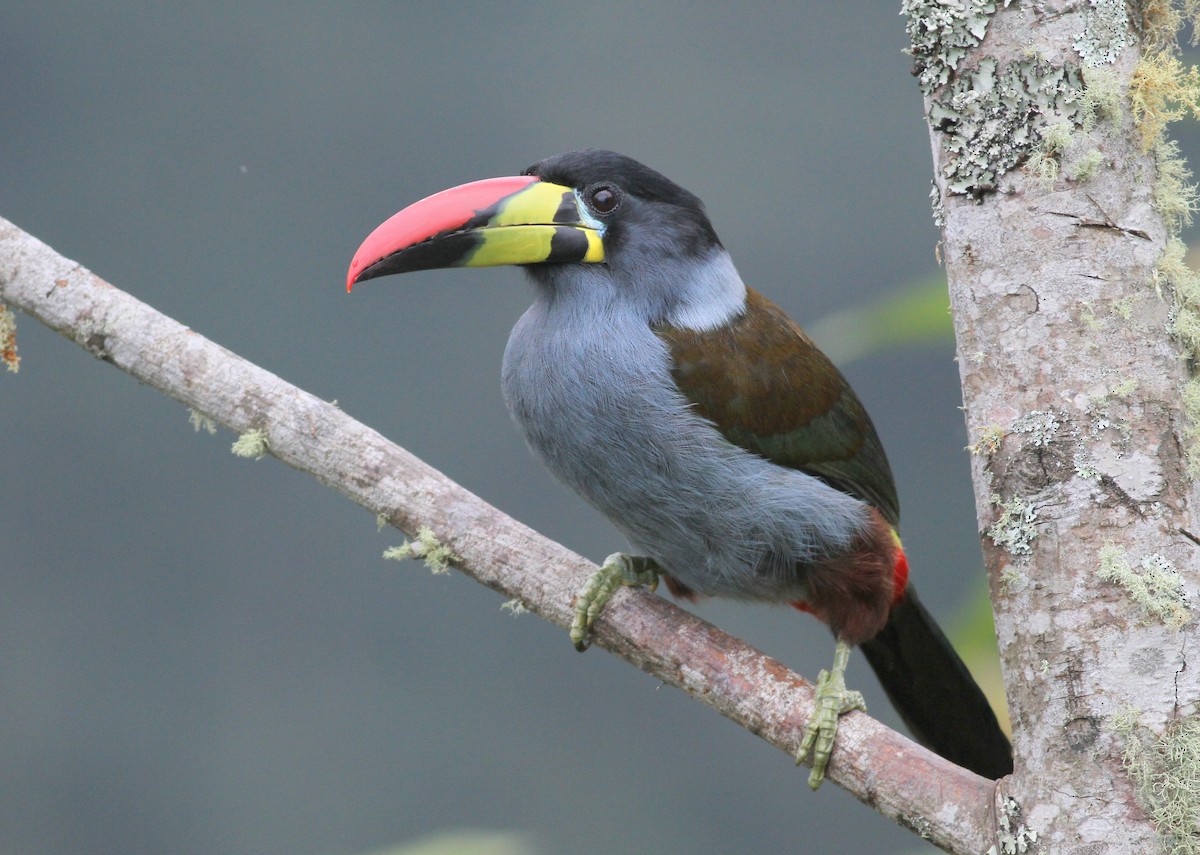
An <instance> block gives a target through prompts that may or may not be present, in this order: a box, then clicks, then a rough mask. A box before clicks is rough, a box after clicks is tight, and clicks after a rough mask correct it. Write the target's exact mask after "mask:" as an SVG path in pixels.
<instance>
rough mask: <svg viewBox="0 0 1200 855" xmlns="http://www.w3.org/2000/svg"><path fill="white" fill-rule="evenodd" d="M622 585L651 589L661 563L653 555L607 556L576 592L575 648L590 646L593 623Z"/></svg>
mask: <svg viewBox="0 0 1200 855" xmlns="http://www.w3.org/2000/svg"><path fill="white" fill-rule="evenodd" d="M622 585H627V586H630V587H633V586H635V585H645V586H647V587H648V588H649V589H650V590H651V591H653V590H654V589H655V588H657V587H658V565H657V564H655V563H654V559H653V558H647V557H646V556H644V555H626V554H625V553H624V552H614V553H613V554H612V555H610V556H608V558H605V559H604V564H603V565H601V567H600V569H599V570H597V571H596V572H595V573H593V574H592V576H591V578H590V579H588V580H587V582H586V583H585V584H584V586H583V587H582V588H580V589H579V593H578V594H576V595H575V619H574V620H573V621H571V641H573V642H574V643H575V649H576V650H578V651H580V652H583V651H584V650H587V649H588V647H589V646H590V645H591V641H590V640H589V638H588V636H589V635H590V634H591V631H592V624H593V623H595V622H596V618H597V617H599V616H600V612H601V611H603V609H604V605H605V603H607V602H608V601H609V599H610V598H611V597H612V595H613V594H615V593H616V592H617V588H619V587H621V586H622Z"/></svg>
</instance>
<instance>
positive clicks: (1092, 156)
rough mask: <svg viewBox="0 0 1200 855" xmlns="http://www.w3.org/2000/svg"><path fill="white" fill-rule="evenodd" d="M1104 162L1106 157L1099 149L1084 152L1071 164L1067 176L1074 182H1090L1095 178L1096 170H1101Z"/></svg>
mask: <svg viewBox="0 0 1200 855" xmlns="http://www.w3.org/2000/svg"><path fill="white" fill-rule="evenodd" d="M1103 162H1104V155H1103V154H1101V153H1100V150H1099V149H1096V148H1093V149H1090V150H1089V151H1086V152H1084V153H1083V154H1081V155H1079V157H1077V158H1076V159H1075V161H1074V162H1073V163H1071V165H1070V168H1068V169H1067V176H1068V177H1069V178H1070V179H1071V180H1072V181H1078V182H1083V181H1088V180H1090V179H1091V178H1094V177H1095V175H1096V170H1097V169H1099V168H1100V164H1101V163H1103Z"/></svg>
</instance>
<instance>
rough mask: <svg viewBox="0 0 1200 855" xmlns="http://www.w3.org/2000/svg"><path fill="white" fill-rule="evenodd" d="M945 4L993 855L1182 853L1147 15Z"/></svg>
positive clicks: (1185, 637)
mask: <svg viewBox="0 0 1200 855" xmlns="http://www.w3.org/2000/svg"><path fill="white" fill-rule="evenodd" d="M947 5H949V4H942V3H915V2H914V3H906V4H905V12H906V13H907V14H908V16H909V32H910V35H912V37H913V55H914V59H915V60H916V63H917V69H916V73H919V74H920V77H921V83H922V87H923V90H924V92H925V106H926V111H927V114H928V115H929V117H930V125H931V130H930V133H931V140H932V144H933V156H934V167H935V184H936V188H935V215H937V216H939V217H941V218H942V224H943V243H942V246H941V253H942V257H943V258H944V260H945V266H946V271H947V274H948V277H949V281H950V299H951V306H952V310H953V315H954V325H955V331H956V335H957V354H958V361H959V366H960V371H961V376H962V386H963V398H964V404H965V411H966V419H967V427H968V431H969V435H970V438H971V442H972V444H973V446H972V447H973V450H974V451H975V454H974V455H973V457H972V476H973V479H974V484H975V497H976V506H977V511H978V518H979V521H980V529H981V531H980V539H981V542H982V545H983V552H984V556H985V559H986V563H987V568H988V573H989V577H990V581H991V590H992V597H993V603H994V607H995V613H996V626H997V632H998V634H999V640H1000V651H1001V658H1002V661H1003V668H1004V674H1005V682H1006V685H1007V692H1008V703H1009V708H1010V712H1011V715H1012V721H1013V729H1014V733H1013V736H1014V749H1015V751H1016V769H1015V773H1014V775H1013V776H1012V777H1011V778H1010V779H1008V780H1006V781H1005V782H1004V785H1003V786H1004V790H1005V792H1006V793H1007V794H1008V795H1009V796H1011V797H1012V799H1014V800H1015V801H1007V802H1006V803H1005V804H1006V807H1007V808H1008V809H1009V813H1011V814H1013V817H1012V819H1011V820H1010V829H1009V836H1010V837H1011V838H1012V840H1011V842H1010V845H1011V846H1014V847H1019V846H1021V845H1024V846H1026V847H1027V849H1026V848H1019V849H1018V848H1011V849H1003V848H1002V851H1022V852H1024V851H1044V852H1055V853H1072V854H1073V855H1084V853H1087V854H1088V855H1092V853H1104V852H1113V853H1115V852H1157V851H1169V852H1197V851H1200V828H1198V827H1197V821H1198V819H1197V818H1198V817H1200V766H1197V764H1196V758H1197V757H1200V753H1197V748H1196V746H1195V744H1194V736H1193V737H1188V736H1184V735H1181V734H1189V733H1190V734H1193V735H1194V734H1195V732H1196V728H1195V722H1196V717H1197V715H1198V702H1200V661H1196V659H1197V652H1196V644H1195V642H1196V620H1195V617H1194V615H1193V613H1192V609H1193V608H1194V604H1195V603H1197V602H1200V600H1198V599H1197V592H1198V591H1200V573H1198V569H1197V568H1200V540H1198V539H1197V536H1198V535H1200V520H1198V519H1197V517H1198V508H1200V504H1198V503H1200V495H1198V493H1197V490H1196V485H1195V484H1194V483H1193V481H1192V480H1191V479H1190V478H1189V476H1188V474H1187V471H1186V455H1187V448H1188V445H1189V443H1190V442H1192V441H1193V440H1192V439H1189V438H1188V433H1189V431H1190V430H1191V425H1190V424H1189V423H1188V421H1187V419H1186V418H1185V416H1184V414H1183V411H1184V407H1183V402H1182V391H1183V389H1184V386H1185V384H1186V382H1187V381H1188V380H1189V360H1188V358H1187V354H1186V352H1185V350H1184V348H1183V347H1181V345H1180V343H1179V342H1178V341H1177V340H1176V339H1175V338H1174V337H1173V335H1172V330H1173V324H1172V320H1173V317H1174V314H1175V313H1176V312H1177V311H1178V306H1177V296H1176V294H1175V293H1174V292H1173V289H1172V288H1171V287H1170V285H1169V283H1164V282H1163V278H1162V276H1161V275H1160V272H1159V271H1158V270H1157V269H1156V265H1157V264H1158V263H1159V260H1160V257H1161V256H1162V255H1163V252H1164V249H1165V247H1166V245H1167V241H1168V238H1169V237H1170V234H1169V232H1170V222H1169V221H1167V222H1164V217H1163V214H1162V213H1161V212H1160V210H1159V208H1160V207H1161V204H1160V203H1159V200H1156V198H1155V192H1156V188H1155V183H1156V178H1157V177H1158V175H1159V174H1160V173H1159V169H1160V164H1159V163H1158V162H1156V158H1155V156H1154V154H1153V152H1146V151H1144V150H1143V141H1142V136H1141V133H1140V129H1139V128H1138V127H1135V122H1134V120H1133V117H1132V114H1131V111H1130V109H1129V98H1128V90H1129V85H1130V80H1131V78H1132V76H1133V74H1134V70H1135V67H1137V65H1138V63H1139V61H1140V60H1141V59H1142V57H1143V52H1142V49H1141V47H1140V46H1139V39H1142V38H1145V37H1146V34H1145V32H1144V31H1143V22H1142V19H1141V17H1140V14H1141V6H1140V5H1139V4H1136V3H1131V4H1128V6H1127V4H1126V3H1124V2H1120V3H1111V2H1105V0H1093V2H1078V3H1065V2H1057V3H1056V2H1045V3H1021V4H1016V3H1013V4H1011V5H1009V6H1007V7H1005V4H1004V3H1001V2H994V3H987V2H967V3H965V4H957V6H958V7H959V8H960V9H961V8H962V7H964V6H965V7H968V8H972V9H974V10H975V12H974V14H975V16H976V17H975V19H974V20H968V19H969V17H970V16H967V17H966V18H959V19H958V20H953V19H946V18H944V17H943V18H939V17H938V14H937V13H938V10H942V11H944V10H945V8H946V6H947ZM997 7H1000V8H997ZM939 27H940V29H939ZM985 27H986V30H985ZM985 33H986V34H985ZM956 40H957V41H956ZM956 45H957V46H956ZM1114 96H1115V100H1114ZM1114 103H1116V104H1117V106H1118V110H1114V109H1113V107H1114ZM1159 189H1161V187H1160V188H1159ZM1171 750H1178V751H1179V752H1180V753H1179V754H1177V755H1176V758H1175V759H1174V760H1171V759H1163V760H1161V762H1158V761H1156V762H1155V763H1150V762H1149V760H1148V757H1149V754H1148V752H1160V753H1161V756H1162V757H1164V758H1165V757H1167V756H1168V755H1169V754H1170V753H1171ZM1188 752H1191V754H1190V757H1191V758H1192V759H1191V760H1190V761H1188V760H1187V757H1188V756H1189V755H1188ZM1156 756H1158V755H1156ZM1189 762H1190V764H1191V766H1190V769H1189V768H1188V763H1189ZM1164 782H1167V783H1166V784H1164ZM1189 788H1190V789H1191V793H1190V795H1189V794H1188V793H1187V790H1188V789H1189ZM1164 790H1171V791H1172V792H1171V793H1169V794H1168V795H1169V797H1170V798H1172V799H1175V800H1176V802H1175V804H1174V807H1173V808H1172V810H1173V811H1174V818H1173V819H1172V817H1171V815H1170V813H1171V811H1164V810H1162V804H1161V802H1162V801H1163V798H1164V796H1163V792H1164ZM1156 791H1157V793H1158V794H1157V795H1156ZM1189 816H1190V819H1189ZM1035 837H1036V841H1035Z"/></svg>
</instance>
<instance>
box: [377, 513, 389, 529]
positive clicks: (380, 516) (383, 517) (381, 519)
mask: <svg viewBox="0 0 1200 855" xmlns="http://www.w3.org/2000/svg"><path fill="white" fill-rule="evenodd" d="M387 524H388V515H387V514H386V513H384V512H383V511H380V512H379V513H377V514H376V515H375V530H376V531H383V530H384V528H385V527H387Z"/></svg>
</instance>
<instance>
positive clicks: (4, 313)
mask: <svg viewBox="0 0 1200 855" xmlns="http://www.w3.org/2000/svg"><path fill="white" fill-rule="evenodd" d="M0 362H3V363H4V367H5V368H7V369H8V370H9V371H11V372H12V373H13V374H16V373H17V372H18V371H20V370H21V357H19V356H17V318H16V316H15V315H14V314H13V313H12V312H11V311H10V310H9V308H8V306H7V305H5V304H4V303H0Z"/></svg>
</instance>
